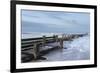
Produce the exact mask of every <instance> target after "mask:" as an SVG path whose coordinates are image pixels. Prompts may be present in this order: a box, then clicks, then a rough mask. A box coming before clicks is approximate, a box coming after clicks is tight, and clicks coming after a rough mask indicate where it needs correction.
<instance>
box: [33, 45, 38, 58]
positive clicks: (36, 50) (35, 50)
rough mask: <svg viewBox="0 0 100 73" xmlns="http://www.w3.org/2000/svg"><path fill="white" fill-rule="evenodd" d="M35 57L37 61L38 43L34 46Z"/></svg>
mask: <svg viewBox="0 0 100 73" xmlns="http://www.w3.org/2000/svg"><path fill="white" fill-rule="evenodd" d="M33 55H34V59H37V57H38V55H39V45H38V43H34V45H33Z"/></svg>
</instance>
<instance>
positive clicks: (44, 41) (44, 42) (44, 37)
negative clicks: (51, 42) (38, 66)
mask: <svg viewBox="0 0 100 73" xmlns="http://www.w3.org/2000/svg"><path fill="white" fill-rule="evenodd" d="M42 42H43V44H42V45H43V46H45V44H46V36H43V41H42Z"/></svg>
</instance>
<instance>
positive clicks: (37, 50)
mask: <svg viewBox="0 0 100 73" xmlns="http://www.w3.org/2000/svg"><path fill="white" fill-rule="evenodd" d="M82 36H83V34H79V35H74V34H73V35H65V34H63V35H62V37H60V38H58V36H57V35H53V36H51V37H46V36H43V37H41V38H28V39H22V40H21V51H22V52H25V53H29V52H28V50H31V53H30V54H31V55H33V58H34V59H37V58H38V57H39V56H40V55H41V53H42V52H43V51H46V52H47V51H49V50H50V49H52V48H60V49H63V41H66V40H67V41H68V40H72V39H74V38H78V37H82Z"/></svg>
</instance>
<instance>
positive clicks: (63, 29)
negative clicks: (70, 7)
mask: <svg viewBox="0 0 100 73" xmlns="http://www.w3.org/2000/svg"><path fill="white" fill-rule="evenodd" d="M21 16H22V19H21V21H22V33H30V32H40V33H86V32H89V30H90V14H89V13H79V12H77V13H76V12H60V11H59V12H54V11H32V10H22V12H21Z"/></svg>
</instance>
